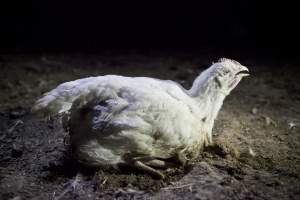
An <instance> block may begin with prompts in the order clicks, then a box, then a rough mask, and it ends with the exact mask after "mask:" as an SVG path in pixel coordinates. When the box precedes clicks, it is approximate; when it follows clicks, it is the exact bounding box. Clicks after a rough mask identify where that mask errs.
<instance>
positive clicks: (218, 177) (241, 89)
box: [0, 52, 300, 200]
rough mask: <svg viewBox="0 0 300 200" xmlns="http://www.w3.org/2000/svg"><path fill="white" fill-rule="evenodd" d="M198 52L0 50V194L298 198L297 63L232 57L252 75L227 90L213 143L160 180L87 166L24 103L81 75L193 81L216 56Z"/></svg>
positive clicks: (54, 126) (54, 127) (56, 127)
mask: <svg viewBox="0 0 300 200" xmlns="http://www.w3.org/2000/svg"><path fill="white" fill-rule="evenodd" d="M199 55H201V56H198V55H197V54H196V55H195V54H193V55H192V56H191V55H189V54H160V53H159V52H158V53H152V54H146V53H144V54H142V53H134V52H132V53H126V54H120V53H119V54H112V53H108V52H104V53H102V54H79V53H78V54H76V53H73V54H67V55H65V54H53V53H52V54H49V53H48V54H34V55H33V54H30V55H29V54H27V55H26V54H21V55H20V54H17V55H13V54H10V55H8V54H7V55H1V56H0V69H1V73H0V94H1V95H0V199H15V200H16V199H57V200H58V199H300V134H299V133H300V81H299V80H300V68H299V66H295V65H294V66H293V65H288V64H282V63H274V62H273V63H272V62H261V61H257V60H255V59H248V60H247V59H244V60H239V61H240V62H241V63H242V64H244V65H246V66H249V69H250V71H251V76H250V77H249V78H245V79H244V80H242V82H241V83H240V84H239V85H238V87H237V88H236V89H235V90H234V91H233V92H232V94H231V95H230V96H228V97H227V99H226V100H225V102H224V106H223V107H222V109H221V111H220V114H219V116H218V118H217V120H216V123H215V127H214V131H213V133H214V140H215V145H214V146H212V147H209V148H207V149H205V151H204V152H203V153H202V154H201V156H200V157H199V159H198V160H197V162H195V163H194V165H193V166H191V167H188V168H185V169H182V168H181V169H177V170H173V171H169V172H167V174H168V175H167V178H166V179H165V180H157V179H154V178H152V177H151V176H149V175H147V174H143V173H140V172H136V171H133V170H130V169H128V170H127V171H124V172H115V171H112V170H109V169H99V170H95V169H87V168H85V167H84V166H81V165H80V164H78V163H77V162H76V161H75V160H74V159H72V156H71V155H70V151H69V146H68V142H67V135H66V133H64V131H63V130H62V128H61V126H60V124H59V123H58V122H57V121H55V120H54V121H50V122H47V123H46V122H45V120H43V119H41V118H39V117H37V116H34V115H33V114H31V113H30V107H31V106H32V104H33V102H34V101H35V100H36V99H37V98H38V97H40V96H41V94H42V93H44V92H46V91H48V90H50V89H52V88H54V87H55V86H56V85H57V84H59V83H62V82H65V81H69V80H74V79H77V78H83V77H88V76H98V75H105V74H120V75H126V76H149V77H156V78H161V79H171V80H176V81H178V82H179V83H181V84H182V85H183V86H185V87H190V86H191V84H192V81H193V79H194V78H195V77H196V76H197V75H198V74H199V72H201V71H202V70H204V69H205V68H206V67H208V66H209V65H210V64H211V62H212V61H214V60H217V57H212V56H209V55H207V56H206V55H203V54H199ZM233 58H234V57H233Z"/></svg>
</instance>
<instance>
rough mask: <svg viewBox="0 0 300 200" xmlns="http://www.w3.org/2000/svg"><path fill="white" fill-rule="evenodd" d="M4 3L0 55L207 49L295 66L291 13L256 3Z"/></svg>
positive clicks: (287, 7) (283, 6) (280, 5)
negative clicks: (292, 61) (267, 57)
mask: <svg viewBox="0 0 300 200" xmlns="http://www.w3.org/2000/svg"><path fill="white" fill-rule="evenodd" d="M110 2H111V3H107V2H106V3H102V1H53V0H52V1H50V0H44V1H40V0H32V1H9V4H6V5H4V3H2V4H3V5H2V6H1V7H0V17H1V18H0V24H1V27H0V43H1V45H0V46H1V47H0V50H1V51H2V52H36V51H55V52H56V51H59V52H68V51H82V52H97V51H102V50H107V49H122V50H123V49H125V50H127V49H137V50H140V49H159V50H162V49H175V50H195V49H208V48H209V49H214V50H216V51H233V52H238V53H251V55H253V54H258V55H260V56H264V55H273V57H274V58H278V57H280V58H288V59H295V60H296V54H297V53H296V52H297V50H293V49H294V47H296V46H297V43H298V33H299V32H298V30H297V29H298V24H299V23H298V19H297V12H296V11H297V10H296V9H297V6H296V5H292V4H290V3H288V2H287V1H283V2H274V1H272V2H266V1H264V3H261V2H262V1H258V0H257V1H255V0H244V1H239V0H228V1H216V0H214V1H198V3H196V1H194V2H193V1H189V2H187V1H181V2H176V1H173V2H166V1H164V3H161V2H160V3H157V2H156V3H153V2H148V1H139V2H132V1H130V2H128V1H126V2H125V1H110Z"/></svg>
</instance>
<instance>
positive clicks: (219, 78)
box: [33, 58, 249, 178]
mask: <svg viewBox="0 0 300 200" xmlns="http://www.w3.org/2000/svg"><path fill="white" fill-rule="evenodd" d="M248 72H249V71H248V69H247V68H246V67H245V66H243V65H241V64H240V63H238V62H236V61H234V60H230V59H226V58H222V59H220V60H219V61H218V62H217V63H213V64H212V66H211V67H210V68H208V69H206V70H205V71H204V72H202V73H201V74H200V75H199V76H198V77H197V78H196V80H195V81H194V83H193V86H192V88H191V89H190V90H185V89H184V88H183V87H182V86H180V85H179V84H177V83H176V82H173V81H169V80H159V79H154V78H147V77H124V76H116V75H106V76H98V77H89V78H83V79H79V80H75V81H71V82H66V83H63V84H61V85H59V86H58V87H57V88H55V89H53V90H51V91H50V92H48V93H46V94H45V95H44V96H43V97H42V98H41V99H39V100H38V101H37V102H36V103H35V105H34V107H33V111H36V112H39V113H43V114H44V116H55V115H59V116H62V121H63V126H64V127H66V129H67V131H68V132H69V134H70V139H71V146H72V150H73V153H74V156H75V158H76V159H78V161H79V162H81V163H84V164H86V165H88V166H95V167H101V166H112V167H115V168H118V166H120V165H129V166H133V167H136V168H138V169H140V170H144V171H146V172H148V173H150V174H152V175H155V176H158V177H161V178H163V177H164V174H163V172H161V170H159V169H166V168H168V167H170V166H174V165H184V164H185V163H186V161H187V160H194V159H196V158H197V157H198V156H199V153H200V152H201V149H202V148H203V147H204V146H207V145H210V144H212V128H213V125H214V120H215V119H216V117H217V114H218V112H219V110H220V108H221V106H222V104H223V100H224V98H225V97H226V96H227V95H228V94H229V93H230V92H231V91H232V90H233V89H234V88H235V87H236V86H237V84H238V83H239V82H240V80H241V79H242V77H244V76H247V75H248V74H249V73H248Z"/></svg>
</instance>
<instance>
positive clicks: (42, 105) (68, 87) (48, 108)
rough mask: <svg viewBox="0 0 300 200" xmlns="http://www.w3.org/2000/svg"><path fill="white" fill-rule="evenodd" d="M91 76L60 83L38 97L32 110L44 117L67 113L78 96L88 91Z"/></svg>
mask: <svg viewBox="0 0 300 200" xmlns="http://www.w3.org/2000/svg"><path fill="white" fill-rule="evenodd" d="M91 78H92V77H91ZM91 78H85V79H79V80H77V81H71V82H66V83H63V84H60V85H59V86H58V87H56V88H55V89H53V90H51V91H50V92H47V93H45V94H44V96H43V97H42V98H40V99H38V100H37V101H36V102H35V104H34V106H33V107H32V112H33V113H37V114H41V115H42V116H44V117H51V116H56V115H63V114H64V113H67V112H68V111H69V110H70V109H71V107H72V104H73V102H74V101H75V100H76V99H78V97H80V96H82V95H84V94H86V93H88V91H87V90H88V88H87V84H86V83H87V82H88V81H89V79H91Z"/></svg>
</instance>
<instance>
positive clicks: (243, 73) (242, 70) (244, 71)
mask: <svg viewBox="0 0 300 200" xmlns="http://www.w3.org/2000/svg"><path fill="white" fill-rule="evenodd" d="M235 75H236V76H240V77H244V76H250V73H249V69H248V68H247V67H245V66H241V67H240V70H239V72H238V73H236V74H235Z"/></svg>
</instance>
